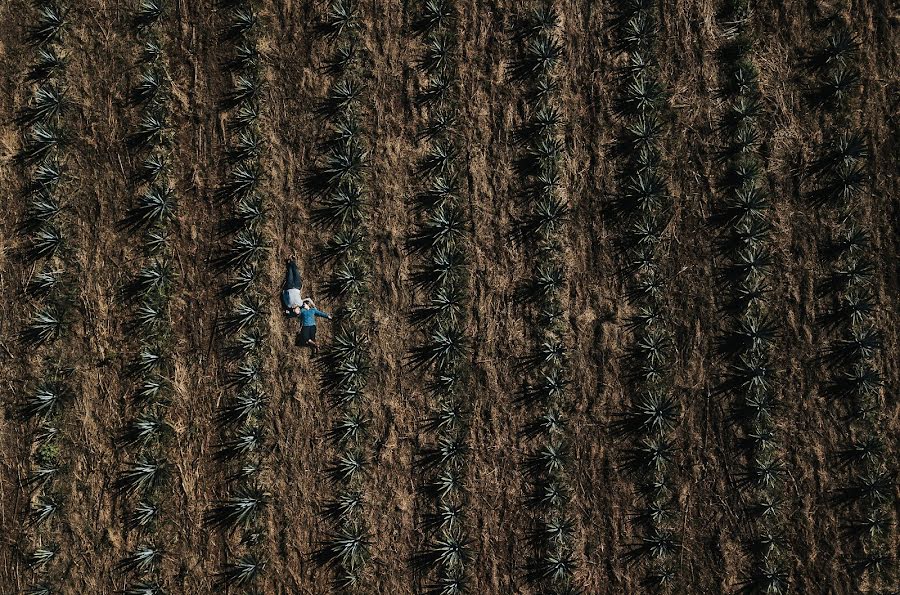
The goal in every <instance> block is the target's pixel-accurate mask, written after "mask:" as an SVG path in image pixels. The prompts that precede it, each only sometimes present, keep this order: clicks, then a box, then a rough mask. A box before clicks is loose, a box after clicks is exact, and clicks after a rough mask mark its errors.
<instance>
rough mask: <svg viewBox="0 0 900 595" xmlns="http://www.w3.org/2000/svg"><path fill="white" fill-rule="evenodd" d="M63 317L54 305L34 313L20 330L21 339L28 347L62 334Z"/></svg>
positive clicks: (36, 345)
mask: <svg viewBox="0 0 900 595" xmlns="http://www.w3.org/2000/svg"><path fill="white" fill-rule="evenodd" d="M62 331H63V319H62V317H61V316H60V315H59V313H58V312H56V311H55V310H54V309H53V308H52V307H50V306H46V307H44V308H43V309H41V310H39V311H37V312H35V313H34V316H32V318H31V320H30V321H29V322H28V324H27V325H26V326H25V328H23V329H22V330H21V331H19V341H21V342H22V344H23V345H26V346H28V347H39V346H41V345H44V344H45V343H48V342H51V341H55V340H56V339H58V338H59V337H60V335H62Z"/></svg>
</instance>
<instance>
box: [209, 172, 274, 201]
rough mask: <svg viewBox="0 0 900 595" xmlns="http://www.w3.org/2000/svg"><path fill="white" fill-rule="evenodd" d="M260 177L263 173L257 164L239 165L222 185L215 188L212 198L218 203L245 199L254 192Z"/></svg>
mask: <svg viewBox="0 0 900 595" xmlns="http://www.w3.org/2000/svg"><path fill="white" fill-rule="evenodd" d="M262 176H263V171H262V168H261V167H260V166H259V165H258V164H247V163H239V164H238V165H236V166H235V168H234V169H233V170H232V171H231V173H230V174H229V175H228V177H227V178H226V180H225V181H224V182H223V183H222V185H221V186H219V187H218V188H216V191H215V194H214V198H215V200H216V201H218V202H219V203H225V202H229V201H238V200H241V199H244V198H247V197H248V196H250V194H251V193H252V192H253V191H254V190H256V188H257V186H258V185H259V182H260V180H261V179H262Z"/></svg>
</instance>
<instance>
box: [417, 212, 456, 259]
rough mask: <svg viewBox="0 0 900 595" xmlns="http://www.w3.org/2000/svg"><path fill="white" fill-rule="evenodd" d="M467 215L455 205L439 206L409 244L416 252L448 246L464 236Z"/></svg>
mask: <svg viewBox="0 0 900 595" xmlns="http://www.w3.org/2000/svg"><path fill="white" fill-rule="evenodd" d="M465 221H466V220H465V216H464V215H463V213H462V211H461V210H460V209H457V208H455V207H438V208H436V209H434V210H433V211H432V212H431V213H430V214H429V216H428V218H427V219H426V220H425V221H424V222H423V223H422V224H421V226H420V227H419V229H418V230H417V231H416V233H415V234H413V236H412V237H411V238H409V240H408V242H407V245H408V247H409V248H410V249H411V250H413V251H415V252H422V251H425V250H433V249H440V248H446V247H448V246H449V245H450V244H451V243H453V242H455V241H456V240H458V239H459V238H460V237H462V235H463V233H464V232H465Z"/></svg>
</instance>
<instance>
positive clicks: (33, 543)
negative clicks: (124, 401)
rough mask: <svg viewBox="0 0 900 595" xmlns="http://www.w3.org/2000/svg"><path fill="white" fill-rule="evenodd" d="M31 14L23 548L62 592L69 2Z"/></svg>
mask: <svg viewBox="0 0 900 595" xmlns="http://www.w3.org/2000/svg"><path fill="white" fill-rule="evenodd" d="M29 16H30V17H31V18H32V21H31V24H30V26H28V27H27V33H26V42H27V44H28V46H29V48H30V50H31V51H33V52H34V53H35V57H34V60H33V61H32V65H31V67H30V69H29V70H28V72H27V74H26V76H25V80H26V81H27V83H28V85H29V88H30V91H31V95H30V97H29V99H28V102H27V103H26V104H25V105H24V106H23V107H22V108H21V109H20V110H19V113H18V115H17V117H16V123H17V124H18V125H19V126H20V127H21V128H22V137H23V139H22V146H21V148H20V151H19V153H18V154H17V161H18V163H19V164H20V165H21V166H22V168H23V170H24V175H25V176H26V178H27V182H26V184H25V186H24V188H23V189H22V191H23V193H24V195H25V196H24V198H25V200H24V201H23V202H24V203H25V205H26V206H25V212H24V216H23V218H22V221H21V227H20V229H21V232H22V233H23V235H24V236H25V237H26V238H27V240H26V242H25V246H24V249H23V251H22V252H23V256H24V261H25V262H26V264H28V265H29V266H32V267H34V269H35V271H37V272H35V273H34V275H33V276H32V278H31V279H30V280H29V282H28V285H27V287H26V290H25V293H26V296H27V297H28V299H29V300H30V301H32V302H33V303H34V304H35V306H36V308H37V310H36V312H35V314H34V315H33V317H32V318H31V320H30V321H29V322H28V323H27V324H26V325H25V326H24V327H23V328H22V329H21V331H20V334H19V340H20V345H21V347H22V349H23V350H24V352H27V353H29V354H33V355H34V356H35V357H37V358H39V359H40V363H39V364H36V365H35V366H34V367H33V369H32V371H31V372H30V373H29V377H28V383H29V384H31V386H30V388H28V389H27V392H26V395H25V397H24V399H23V400H22V402H21V403H20V406H19V415H20V417H21V419H22V421H23V422H24V423H29V424H34V426H33V427H32V432H31V433H30V437H31V444H30V453H31V457H30V458H31V469H30V472H29V473H28V475H27V477H26V480H25V482H24V485H23V489H25V490H27V491H28V499H29V504H30V507H29V511H28V515H27V518H26V520H25V522H24V527H23V535H22V541H23V545H22V547H23V551H24V563H25V564H26V565H27V566H28V568H29V570H30V571H32V572H33V573H34V574H33V577H34V582H33V583H32V584H31V586H29V587H28V588H27V589H26V590H25V592H26V593H29V594H31V595H45V594H49V593H53V592H56V589H57V588H58V587H59V584H58V583H59V582H60V581H62V580H64V577H63V572H64V571H62V569H61V566H62V564H61V562H60V561H59V558H60V557H61V554H60V547H59V544H58V543H57V542H56V541H55V540H54V536H55V535H59V532H60V528H61V526H63V524H64V519H65V513H64V508H63V507H64V506H65V501H64V498H63V496H62V495H61V494H60V493H59V492H60V491H61V488H62V487H63V486H64V485H65V483H66V482H67V481H68V479H66V478H65V477H64V468H65V462H64V461H63V460H62V459H61V455H60V452H61V451H63V448H61V444H60V443H61V442H62V441H63V440H64V439H65V436H64V434H63V433H62V432H61V425H62V423H63V420H64V417H65V415H64V410H65V407H66V405H67V404H70V403H71V401H72V400H73V398H74V395H73V388H72V386H71V375H72V370H71V369H68V368H66V367H65V360H64V357H63V355H62V354H61V353H58V352H57V350H56V347H57V346H59V345H60V343H61V341H60V339H61V337H63V336H64V330H65V328H66V323H67V322H71V320H70V319H71V316H72V313H73V311H74V308H73V304H74V301H75V295H74V291H75V289H74V288H75V284H74V283H72V281H71V279H70V278H69V277H70V275H71V271H72V269H73V268H74V266H75V263H74V262H73V259H72V253H71V251H70V250H68V249H67V246H66V239H67V238H66V234H65V229H66V224H65V219H66V217H67V215H68V213H67V212H66V209H65V205H64V204H63V203H62V202H61V200H60V197H61V196H62V194H63V192H62V189H63V188H64V186H65V185H66V182H67V178H66V167H65V163H66V153H67V152H66V150H65V149H66V145H67V142H66V134H65V131H64V126H65V113H66V107H67V105H68V102H67V100H66V89H65V80H66V56H65V53H64V52H65V28H66V26H67V24H68V18H67V17H68V11H67V10H66V9H65V8H64V7H63V6H61V5H60V4H57V3H56V2H53V1H46V0H44V1H40V2H36V3H35V12H33V13H29ZM23 355H24V353H23ZM25 542H27V543H25Z"/></svg>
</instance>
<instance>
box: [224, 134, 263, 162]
mask: <svg viewBox="0 0 900 595" xmlns="http://www.w3.org/2000/svg"><path fill="white" fill-rule="evenodd" d="M261 150H262V139H261V138H260V137H259V135H258V134H256V132H254V131H252V130H242V131H240V132H238V134H237V138H236V139H235V140H234V142H233V143H232V144H231V145H229V147H228V148H227V149H226V150H225V156H226V158H227V159H228V160H229V161H230V162H232V163H239V162H241V161H248V160H251V159H256V158H258V157H259V154H260V151H261Z"/></svg>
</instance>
